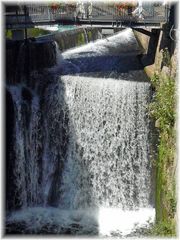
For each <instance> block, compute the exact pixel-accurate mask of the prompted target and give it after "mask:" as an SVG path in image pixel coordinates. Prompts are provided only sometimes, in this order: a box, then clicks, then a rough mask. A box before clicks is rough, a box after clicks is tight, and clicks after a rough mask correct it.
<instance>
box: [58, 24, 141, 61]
mask: <svg viewBox="0 0 180 240" xmlns="http://www.w3.org/2000/svg"><path fill="white" fill-rule="evenodd" d="M127 46H128V47H127ZM140 52H141V49H140V47H139V45H138V43H137V40H136V38H135V36H134V34H133V32H132V29H130V28H129V29H126V30H123V31H121V32H118V33H117V34H114V35H113V36H110V37H107V38H105V39H100V40H96V41H95V42H90V43H88V44H86V45H84V46H81V47H77V48H74V49H69V50H67V51H65V52H64V53H63V57H64V58H65V59H68V58H71V59H72V58H77V57H79V56H88V57H90V56H91V57H92V56H99V55H100V56H102V55H113V56H120V55H121V54H124V53H126V55H127V54H132V53H137V54H138V53H140Z"/></svg>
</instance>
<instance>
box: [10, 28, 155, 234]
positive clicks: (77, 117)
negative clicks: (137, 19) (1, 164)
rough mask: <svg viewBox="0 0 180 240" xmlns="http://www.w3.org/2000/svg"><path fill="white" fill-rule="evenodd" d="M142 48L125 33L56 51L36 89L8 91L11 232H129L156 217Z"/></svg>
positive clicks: (21, 86) (21, 87)
mask: <svg viewBox="0 0 180 240" xmlns="http://www.w3.org/2000/svg"><path fill="white" fill-rule="evenodd" d="M56 51H57V52H58V47H57V45H56ZM140 51H141V49H140V48H139V46H138V44H137V41H136V39H135V37H134V35H133V33H132V30H130V29H127V30H125V31H122V32H120V33H117V34H116V35H114V36H111V37H109V38H107V39H101V40H98V41H96V42H94V43H88V44H87V45H85V46H82V47H78V48H74V49H70V50H68V51H66V52H64V53H63V54H59V55H58V61H57V65H56V66H55V67H52V68H49V70H48V71H46V72H42V71H40V72H36V74H35V75H33V79H31V82H32V81H34V82H35V84H34V85H33V87H31V86H27V84H26V83H25V82H21V83H19V84H15V85H12V84H8V85H7V89H8V92H9V93H10V95H11V97H12V102H13V111H14V125H13V133H12V135H13V152H14V156H12V155H11V156H9V158H10V159H9V160H8V162H9V161H13V162H14V169H13V177H11V178H9V179H8V180H9V184H11V183H14V184H15V187H14V192H13V193H11V194H8V196H9V195H10V196H11V199H7V202H8V204H7V206H8V209H7V219H6V231H7V233H14V232H16V233H22V232H25V233H38V234H39V233H56V234H57V233H58V234H72V235H74V234H75V235H84V234H85V235H99V236H107V235H108V236H113V234H115V235H118V236H129V235H131V234H133V232H134V231H138V229H139V231H140V229H141V228H143V227H145V228H146V227H148V226H149V224H150V223H152V222H153V221H154V216H155V213H154V193H153V179H152V178H153V177H152V176H153V175H152V173H153V168H152V163H151V157H150V156H151V155H152V152H151V151H152V150H151V149H152V142H151V129H150V119H149V116H148V114H147V106H148V104H149V101H150V98H151V86H150V83H149V82H148V80H147V77H146V76H145V74H144V72H143V70H142V67H141V65H140V63H139V62H138V58H137V57H136V56H137V54H138V53H139V52H140ZM31 77H32V76H31ZM7 117H10V116H9V115H8V113H7ZM7 127H8V126H7ZM7 137H9V136H7ZM12 199H13V201H12ZM9 206H10V207H9ZM115 220H116V221H115Z"/></svg>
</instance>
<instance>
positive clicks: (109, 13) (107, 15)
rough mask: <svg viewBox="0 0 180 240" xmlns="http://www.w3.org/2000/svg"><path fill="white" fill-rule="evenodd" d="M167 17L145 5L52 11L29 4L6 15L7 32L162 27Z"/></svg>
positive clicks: (157, 6)
mask: <svg viewBox="0 0 180 240" xmlns="http://www.w3.org/2000/svg"><path fill="white" fill-rule="evenodd" d="M167 17H168V11H167V7H166V6H163V5H162V4H154V3H151V4H150V3H148V4H147V3H146V4H143V5H142V6H141V8H140V7H139V6H134V7H126V8H117V6H114V5H113V6H109V5H107V4H97V3H93V5H88V4H87V5H85V4H84V5H82V6H81V8H80V6H79V5H78V4H77V5H76V6H75V5H74V6H72V5H68V4H64V6H59V7H56V8H52V7H50V6H48V5H37V4H28V5H26V6H25V7H24V6H23V5H20V6H18V8H17V9H16V10H14V11H11V12H10V11H6V14H5V19H6V21H5V22H6V28H7V29H19V28H25V27H26V28H28V27H33V26H35V25H42V24H43V25H49V24H64V25H88V26H97V25H101V26H107V25H108V26H109V27H120V26H121V25H126V26H129V25H130V26H140V25H153V26H156V27H160V24H161V23H162V22H166V21H167Z"/></svg>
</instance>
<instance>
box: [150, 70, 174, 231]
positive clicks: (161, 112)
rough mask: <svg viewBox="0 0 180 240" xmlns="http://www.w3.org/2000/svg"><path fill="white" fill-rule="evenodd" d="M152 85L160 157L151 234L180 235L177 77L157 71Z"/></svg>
mask: <svg viewBox="0 0 180 240" xmlns="http://www.w3.org/2000/svg"><path fill="white" fill-rule="evenodd" d="M151 81H152V85H153V87H154V88H155V96H154V100H153V102H152V103H151V104H150V114H151V116H152V117H153V118H154V120H155V126H156V127H157V128H158V130H159V143H158V155H157V160H156V224H155V225H154V226H153V227H152V229H151V231H150V234H151V235H154V236H176V222H175V213H176V190H175V189H176V184H175V180H176V179H175V165H176V161H175V158H176V156H175V152H176V151H175V149H176V133H175V117H176V114H175V108H176V104H175V79H173V78H171V77H170V76H166V77H165V76H164V75H162V74H159V75H154V77H153V78H152V80H151Z"/></svg>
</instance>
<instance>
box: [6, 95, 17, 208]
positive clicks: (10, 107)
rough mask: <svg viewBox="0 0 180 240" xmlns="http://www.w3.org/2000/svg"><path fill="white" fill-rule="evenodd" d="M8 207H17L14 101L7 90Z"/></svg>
mask: <svg viewBox="0 0 180 240" xmlns="http://www.w3.org/2000/svg"><path fill="white" fill-rule="evenodd" d="M5 123H6V166H5V167H6V209H8V210H11V209H13V208H15V205H16V200H17V199H16V198H15V188H16V186H15V183H14V173H13V169H14V167H15V153H14V145H13V143H14V141H13V140H14V139H13V138H14V137H13V129H14V103H13V100H12V96H11V94H10V93H9V92H8V91H7V90H6V119H5Z"/></svg>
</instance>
